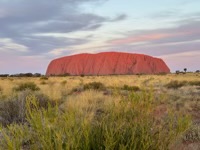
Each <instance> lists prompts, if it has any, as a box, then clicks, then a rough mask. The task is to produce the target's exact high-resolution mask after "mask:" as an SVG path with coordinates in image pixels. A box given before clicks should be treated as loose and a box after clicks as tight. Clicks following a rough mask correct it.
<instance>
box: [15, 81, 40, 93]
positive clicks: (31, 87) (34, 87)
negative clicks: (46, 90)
mask: <svg viewBox="0 0 200 150" xmlns="http://www.w3.org/2000/svg"><path fill="white" fill-rule="evenodd" d="M27 89H29V90H32V91H38V90H40V88H39V87H38V86H37V85H36V84H35V83H34V82H26V83H20V84H19V85H18V86H17V87H14V88H13V90H14V91H24V90H27Z"/></svg>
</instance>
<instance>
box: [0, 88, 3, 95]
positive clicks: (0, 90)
mask: <svg viewBox="0 0 200 150" xmlns="http://www.w3.org/2000/svg"><path fill="white" fill-rule="evenodd" d="M2 92H3V88H2V87H1V86H0V94H1V93H2Z"/></svg>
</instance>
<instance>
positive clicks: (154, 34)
mask: <svg viewBox="0 0 200 150" xmlns="http://www.w3.org/2000/svg"><path fill="white" fill-rule="evenodd" d="M199 32H200V31H199V30H197V29H192V28H189V29H188V28H185V29H180V28H178V29H176V28H174V29H172V30H169V29H168V30H167V31H166V30H165V29H164V30H152V31H145V32H141V33H139V34H137V35H132V36H130V37H125V38H121V39H114V40H111V41H108V43H110V44H111V45H123V44H131V43H141V42H150V41H156V40H163V39H169V38H176V37H182V36H190V35H193V34H197V33H199Z"/></svg>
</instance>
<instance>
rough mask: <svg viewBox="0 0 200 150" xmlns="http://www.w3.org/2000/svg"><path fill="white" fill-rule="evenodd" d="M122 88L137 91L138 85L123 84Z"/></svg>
mask: <svg viewBox="0 0 200 150" xmlns="http://www.w3.org/2000/svg"><path fill="white" fill-rule="evenodd" d="M122 90H127V91H139V90H140V88H139V87H138V86H128V85H126V84H125V85H124V86H123V88H122Z"/></svg>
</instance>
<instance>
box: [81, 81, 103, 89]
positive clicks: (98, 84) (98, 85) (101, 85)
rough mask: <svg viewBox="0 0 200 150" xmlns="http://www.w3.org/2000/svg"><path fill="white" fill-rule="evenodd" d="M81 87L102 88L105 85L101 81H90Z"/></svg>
mask: <svg viewBox="0 0 200 150" xmlns="http://www.w3.org/2000/svg"><path fill="white" fill-rule="evenodd" d="M83 88H84V90H89V89H93V90H104V89H105V85H104V84H103V83H101V82H91V83H87V84H84V85H83Z"/></svg>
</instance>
